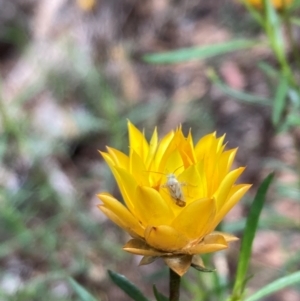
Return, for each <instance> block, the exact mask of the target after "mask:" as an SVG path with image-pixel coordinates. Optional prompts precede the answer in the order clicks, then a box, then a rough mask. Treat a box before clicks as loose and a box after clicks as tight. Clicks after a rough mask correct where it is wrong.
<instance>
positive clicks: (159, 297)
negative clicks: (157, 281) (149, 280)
mask: <svg viewBox="0 0 300 301" xmlns="http://www.w3.org/2000/svg"><path fill="white" fill-rule="evenodd" d="M153 292H154V296H155V299H156V300H157V301H169V298H167V297H166V296H164V295H163V294H161V293H160V292H159V291H158V290H157V288H156V286H155V285H153Z"/></svg>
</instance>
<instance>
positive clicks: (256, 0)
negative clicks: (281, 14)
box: [246, 0, 294, 9]
mask: <svg viewBox="0 0 300 301" xmlns="http://www.w3.org/2000/svg"><path fill="white" fill-rule="evenodd" d="M246 1H247V2H248V3H250V4H252V5H253V6H255V7H257V8H263V6H264V1H263V0H246ZM270 1H271V3H272V4H273V6H274V7H275V8H276V9H281V8H284V7H288V6H290V4H292V3H293V2H294V0H270Z"/></svg>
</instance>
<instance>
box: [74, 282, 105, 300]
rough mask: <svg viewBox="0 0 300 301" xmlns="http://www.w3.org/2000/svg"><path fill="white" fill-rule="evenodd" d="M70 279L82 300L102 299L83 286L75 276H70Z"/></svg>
mask: <svg viewBox="0 0 300 301" xmlns="http://www.w3.org/2000/svg"><path fill="white" fill-rule="evenodd" d="M68 281H69V283H70V285H71V286H72V288H73V289H74V291H75V292H76V294H77V295H78V297H79V298H80V300H81V301H100V300H97V299H96V298H94V297H93V296H92V295H91V294H90V293H89V292H88V291H87V290H86V289H85V288H84V287H83V286H81V285H80V284H78V283H77V282H76V281H75V280H74V279H73V278H68Z"/></svg>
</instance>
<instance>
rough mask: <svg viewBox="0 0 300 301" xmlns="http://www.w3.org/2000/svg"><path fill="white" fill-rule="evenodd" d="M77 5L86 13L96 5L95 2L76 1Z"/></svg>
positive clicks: (92, 0) (90, 0) (93, 0)
mask: <svg viewBox="0 0 300 301" xmlns="http://www.w3.org/2000/svg"><path fill="white" fill-rule="evenodd" d="M76 1H77V5H78V6H79V7H80V8H81V9H82V10H83V11H86V12H89V11H91V10H93V9H94V8H95V6H96V4H97V0H76Z"/></svg>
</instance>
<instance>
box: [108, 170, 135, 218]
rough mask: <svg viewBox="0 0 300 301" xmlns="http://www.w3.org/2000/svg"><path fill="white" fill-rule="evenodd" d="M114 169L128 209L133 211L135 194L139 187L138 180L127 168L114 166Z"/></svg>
mask: <svg viewBox="0 0 300 301" xmlns="http://www.w3.org/2000/svg"><path fill="white" fill-rule="evenodd" d="M112 170H113V174H114V176H115V179H116V181H117V183H118V186H119V189H120V191H121V194H122V196H123V199H124V202H125V203H126V205H127V207H128V209H129V210H130V211H131V212H132V213H133V212H134V207H135V204H134V203H135V198H134V196H135V191H136V188H137V183H136V180H135V179H134V177H133V176H132V175H131V174H129V173H128V172H127V171H126V170H125V169H122V168H119V167H114V168H113V169H112Z"/></svg>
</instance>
